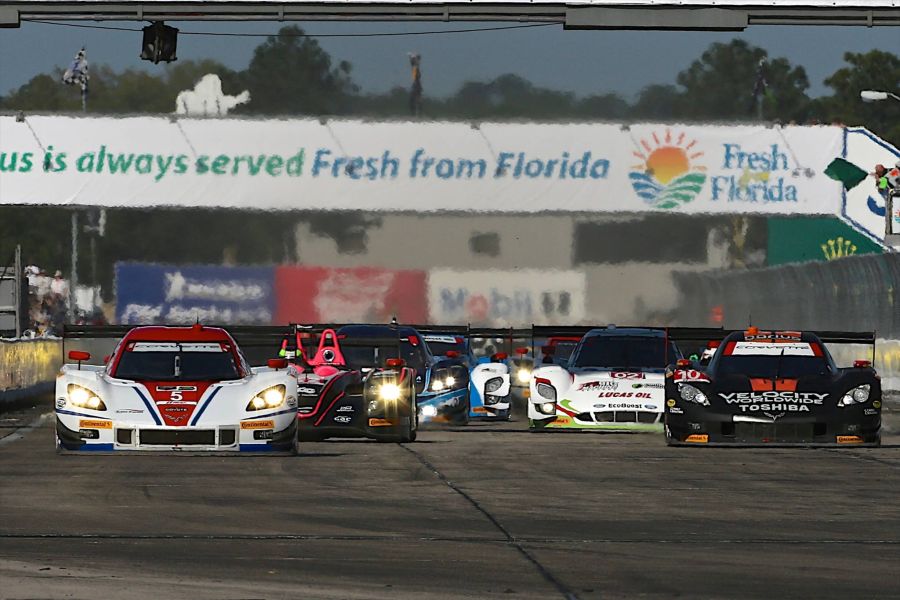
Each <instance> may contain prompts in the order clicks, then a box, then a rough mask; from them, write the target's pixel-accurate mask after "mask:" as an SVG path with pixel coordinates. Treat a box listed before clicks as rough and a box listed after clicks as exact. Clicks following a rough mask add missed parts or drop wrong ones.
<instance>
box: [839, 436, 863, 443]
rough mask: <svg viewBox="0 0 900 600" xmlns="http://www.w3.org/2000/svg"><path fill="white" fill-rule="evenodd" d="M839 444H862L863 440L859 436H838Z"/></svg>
mask: <svg viewBox="0 0 900 600" xmlns="http://www.w3.org/2000/svg"><path fill="white" fill-rule="evenodd" d="M837 443H838V444H862V443H863V439H862V438H861V437H859V436H858V435H839V436H837Z"/></svg>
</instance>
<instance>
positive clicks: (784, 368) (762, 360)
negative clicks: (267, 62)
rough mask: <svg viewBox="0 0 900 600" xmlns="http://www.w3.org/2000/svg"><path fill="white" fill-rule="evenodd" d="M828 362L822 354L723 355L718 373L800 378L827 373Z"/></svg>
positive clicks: (771, 377) (757, 376) (766, 377)
mask: <svg viewBox="0 0 900 600" xmlns="http://www.w3.org/2000/svg"><path fill="white" fill-rule="evenodd" d="M828 372H829V368H828V362H827V361H826V360H825V358H824V357H822V356H791V355H785V356H772V355H766V356H758V355H746V356H723V357H722V358H721V360H720V361H719V365H718V368H717V369H716V374H717V375H719V376H721V375H746V376H747V377H753V378H764V379H776V378H778V379H798V378H800V377H810V376H816V375H827V374H828Z"/></svg>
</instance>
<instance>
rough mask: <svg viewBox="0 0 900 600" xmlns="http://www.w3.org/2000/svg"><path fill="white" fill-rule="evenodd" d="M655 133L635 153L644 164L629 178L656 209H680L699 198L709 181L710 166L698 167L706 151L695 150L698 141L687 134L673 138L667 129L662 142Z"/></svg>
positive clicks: (635, 167)
mask: <svg viewBox="0 0 900 600" xmlns="http://www.w3.org/2000/svg"><path fill="white" fill-rule="evenodd" d="M660 138H661V136H659V135H657V133H656V132H654V133H653V134H652V136H651V139H650V140H644V139H642V140H641V144H640V148H638V150H636V151H635V152H633V154H634V156H636V157H637V158H639V159H640V160H641V161H642V162H641V164H637V165H634V166H632V167H631V168H632V171H631V173H629V174H628V178H629V179H630V180H631V186H632V187H633V188H634V191H635V192H636V193H637V195H638V196H640V198H641V200H643V201H644V202H646V203H647V204H649V205H651V206H653V207H654V208H678V207H679V206H681V205H682V204H685V203H687V202H690V201H691V200H693V199H694V198H696V197H697V194H699V193H700V190H701V189H702V188H703V184H704V183H705V182H706V174H705V173H704V171H706V167H703V166H700V165H696V164H694V161H695V160H696V159H698V158H700V157H701V156H703V152H700V151H697V150H694V146H696V144H697V140H691V141H688V140H687V139H685V134H684V133H681V134H679V135H678V137H677V138H676V137H673V136H672V132H671V131H670V130H668V129H667V130H666V133H665V135H664V136H662V139H660Z"/></svg>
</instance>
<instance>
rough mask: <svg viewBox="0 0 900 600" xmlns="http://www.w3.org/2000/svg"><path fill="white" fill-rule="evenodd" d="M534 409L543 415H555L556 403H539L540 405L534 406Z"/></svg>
mask: <svg viewBox="0 0 900 600" xmlns="http://www.w3.org/2000/svg"><path fill="white" fill-rule="evenodd" d="M534 406H535V408H537V409H538V412H539V413H541V414H545V415H552V414H555V413H556V403H555V402H541V403H540V404H535V405H534Z"/></svg>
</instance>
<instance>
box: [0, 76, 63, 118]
mask: <svg viewBox="0 0 900 600" xmlns="http://www.w3.org/2000/svg"><path fill="white" fill-rule="evenodd" d="M0 108H2V109H5V110H24V111H48V112H49V111H52V112H71V111H76V110H78V111H80V110H81V89H80V88H79V87H77V86H67V85H64V84H63V83H62V71H58V72H56V73H53V74H47V73H42V74H40V75H35V76H34V77H32V78H31V80H30V81H28V83H26V84H24V85H22V86H20V87H19V88H18V89H17V90H15V91H14V92H12V93H11V94H9V95H8V96H5V97H3V98H0Z"/></svg>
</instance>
